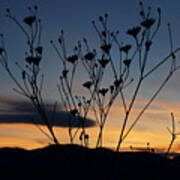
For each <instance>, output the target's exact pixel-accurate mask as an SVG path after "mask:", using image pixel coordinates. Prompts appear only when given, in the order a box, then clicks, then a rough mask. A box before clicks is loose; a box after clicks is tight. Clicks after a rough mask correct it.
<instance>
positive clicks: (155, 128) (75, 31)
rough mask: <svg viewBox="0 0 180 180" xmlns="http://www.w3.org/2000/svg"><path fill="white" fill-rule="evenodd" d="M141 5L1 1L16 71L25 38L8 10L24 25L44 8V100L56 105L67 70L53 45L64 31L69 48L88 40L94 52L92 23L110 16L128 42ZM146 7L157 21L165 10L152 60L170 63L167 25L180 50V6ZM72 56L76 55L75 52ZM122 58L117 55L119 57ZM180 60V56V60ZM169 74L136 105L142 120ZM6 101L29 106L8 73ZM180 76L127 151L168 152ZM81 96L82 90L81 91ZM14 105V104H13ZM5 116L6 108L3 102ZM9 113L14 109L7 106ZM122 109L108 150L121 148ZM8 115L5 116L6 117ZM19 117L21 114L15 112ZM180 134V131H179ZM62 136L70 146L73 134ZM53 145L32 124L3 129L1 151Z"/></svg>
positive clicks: (111, 127)
mask: <svg viewBox="0 0 180 180" xmlns="http://www.w3.org/2000/svg"><path fill="white" fill-rule="evenodd" d="M138 2H139V1H136V0H133V1H132V0H126V1H123V0H118V1H117V0H112V1H109V0H98V1H97V0H76V1H72V0H71V1H70V0H18V1H14V0H1V1H0V32H1V33H3V34H4V35H5V41H6V48H7V50H8V53H9V61H10V62H11V66H12V68H13V69H14V72H15V73H17V70H16V69H15V66H14V62H15V61H19V62H22V61H23V60H24V50H25V49H24V40H25V39H24V37H23V35H22V33H21V32H20V31H19V29H18V28H17V27H16V25H15V24H14V23H12V22H10V20H9V19H8V18H7V17H6V16H5V14H6V12H5V10H6V8H10V9H11V11H12V12H13V14H15V15H16V17H17V18H18V19H19V20H23V18H24V16H26V15H27V12H28V11H27V7H28V6H34V5H38V7H39V15H40V17H41V18H42V22H43V46H44V55H43V57H44V58H43V62H42V72H43V73H44V74H45V79H46V81H47V84H46V86H45V89H44V90H45V92H44V95H45V97H47V98H46V99H47V100H48V101H49V102H53V101H55V100H57V99H58V98H59V95H58V91H57V88H56V84H57V81H58V76H59V74H60V70H61V67H60V66H59V59H58V57H57V55H56V53H55V52H54V50H53V48H52V47H51V45H50V43H49V41H50V40H51V39H52V40H56V39H57V38H58V35H59V32H60V30H61V29H64V31H65V35H66V40H67V48H68V49H72V48H73V46H74V45H75V44H76V42H77V41H78V40H79V39H82V38H83V37H86V38H87V39H88V40H89V42H90V45H91V46H97V43H98V41H97V36H96V33H95V31H94V29H93V27H92V25H91V21H92V20H97V19H98V17H99V16H100V15H103V14H104V13H108V14H109V16H110V17H109V21H110V25H111V27H112V29H119V31H120V36H119V38H120V40H121V41H126V40H127V36H126V35H125V32H126V30H127V29H128V28H131V27H132V26H134V25H136V24H138V23H139V22H140V18H139V10H140V8H139V5H138ZM143 2H144V4H145V7H148V6H152V8H153V14H155V15H156V8H157V7H161V8H162V25H161V28H160V32H159V34H158V37H157V38H156V42H157V44H155V45H154V46H153V51H152V54H151V58H152V62H154V61H156V60H158V59H159V58H163V57H165V56H166V55H167V54H168V53H169V41H168V30H167V24H168V23H169V22H170V23H171V25H172V33H173V37H174V47H175V48H176V47H180V36H179V32H180V14H179V7H180V2H179V0H173V2H172V1H169V0H144V1H143ZM69 52H71V51H69ZM114 56H115V57H116V56H117V55H116V54H115V55H114ZM177 57H180V56H177ZM165 68H166V67H165ZM165 68H162V69H160V71H159V72H158V73H156V74H155V75H154V76H152V77H150V78H149V79H148V80H149V81H148V83H145V84H144V86H143V87H144V89H145V90H144V91H142V92H141V94H140V96H139V99H138V102H137V104H136V109H135V110H136V111H134V112H133V113H134V114H133V115H135V114H137V111H138V110H139V108H141V107H142V104H143V102H144V101H145V100H147V97H148V95H149V94H150V93H151V91H153V89H154V88H155V87H156V86H157V85H158V84H159V82H160V80H161V78H163V76H164V72H165V70H166V69H165ZM0 72H1V76H0V84H1V88H0V99H2V97H3V98H4V99H12V98H13V100H15V101H16V100H17V101H18V102H19V100H24V98H22V97H21V96H19V95H17V94H16V93H15V92H14V91H13V90H12V89H13V87H14V84H13V83H12V81H11V80H10V79H9V78H8V76H7V74H6V72H5V71H4V70H3V69H2V67H0ZM82 75H83V72H81V73H80V74H79V79H80V81H81V80H82V82H83V81H84V79H83V78H82ZM179 77H180V72H176V74H175V75H174V77H173V78H172V79H171V81H170V82H169V83H168V84H167V86H166V87H165V89H164V90H163V91H162V92H161V94H160V95H159V97H158V99H157V101H155V102H154V103H153V105H152V106H151V107H150V109H149V110H148V111H147V113H146V114H145V115H144V116H143V118H142V119H141V121H140V122H139V124H138V125H137V126H136V127H135V129H134V131H133V132H132V133H131V134H130V136H129V137H128V139H127V141H126V142H125V143H124V146H125V147H128V146H130V145H133V146H140V147H144V146H146V142H150V143H151V146H153V147H159V148H164V147H166V146H167V145H168V143H169V141H170V136H169V134H168V132H167V129H166V127H167V126H170V112H174V114H175V117H176V119H177V122H178V121H179V120H180V110H179V108H178V107H179V104H180V95H179V92H180V82H179ZM76 89H77V91H78V85H77V87H76ZM9 104H11V101H9ZM0 108H1V110H2V109H3V108H5V105H4V104H3V103H2V102H0ZM6 108H7V109H8V108H9V107H8V105H7V104H6ZM120 112H122V108H121V107H119V106H118V101H117V103H115V106H113V108H112V111H111V114H110V116H109V118H108V124H107V126H106V130H105V135H104V136H105V140H106V141H105V145H106V146H109V147H115V146H116V143H117V140H118V136H119V131H120V127H121V126H120V125H121V121H120V117H119V114H120ZM0 113H2V112H0ZM14 113H16V111H15V112H14ZM179 130H180V129H179ZM56 131H57V134H58V136H59V137H61V139H63V140H62V141H63V142H64V143H67V142H68V139H67V129H64V128H56ZM89 133H90V137H91V139H92V141H91V144H92V145H93V142H94V139H95V136H96V134H97V131H96V128H94V127H93V128H90V129H89ZM47 143H48V140H47V139H46V138H45V137H44V136H43V135H42V134H41V133H40V132H38V130H37V129H36V128H35V127H34V126H33V125H31V124H8V125H7V124H0V146H22V147H26V148H33V147H37V146H40V145H46V144H47ZM175 147H176V149H178V148H179V147H180V141H178V140H177V142H176V146H175Z"/></svg>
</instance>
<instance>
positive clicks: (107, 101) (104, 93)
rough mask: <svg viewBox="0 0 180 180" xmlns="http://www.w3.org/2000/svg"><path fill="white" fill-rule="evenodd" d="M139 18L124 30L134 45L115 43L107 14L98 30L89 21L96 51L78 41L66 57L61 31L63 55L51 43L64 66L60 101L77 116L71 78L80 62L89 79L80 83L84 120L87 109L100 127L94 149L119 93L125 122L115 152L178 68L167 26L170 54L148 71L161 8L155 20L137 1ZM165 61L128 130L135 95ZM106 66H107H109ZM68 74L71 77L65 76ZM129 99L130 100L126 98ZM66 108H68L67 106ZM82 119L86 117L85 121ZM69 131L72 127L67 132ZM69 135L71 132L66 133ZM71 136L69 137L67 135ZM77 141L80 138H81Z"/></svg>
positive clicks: (94, 24) (114, 36)
mask: <svg viewBox="0 0 180 180" xmlns="http://www.w3.org/2000/svg"><path fill="white" fill-rule="evenodd" d="M139 4H140V8H141V10H140V17H141V19H142V21H141V23H140V24H139V25H137V26H135V27H132V28H130V29H128V30H127V32H126V34H127V35H129V36H131V37H132V38H133V39H134V42H135V43H134V44H123V43H120V42H119V41H118V34H119V31H116V32H113V31H111V30H110V28H109V27H108V14H105V15H104V16H100V17H99V22H100V24H101V25H102V27H101V28H99V27H98V26H97V24H96V22H95V21H92V25H93V27H94V29H95V30H96V33H97V35H98V38H99V40H100V45H99V49H100V50H99V49H93V48H92V49H91V48H90V47H89V44H88V41H87V39H86V38H84V39H83V44H82V43H81V42H80V41H79V42H78V45H77V46H76V47H75V48H74V54H73V55H71V56H68V55H67V51H66V49H65V41H64V35H63V32H61V35H60V38H59V43H60V47H61V51H62V54H61V53H60V51H59V49H58V48H57V47H56V46H55V45H54V43H53V42H52V44H53V46H54V48H55V50H56V51H57V54H58V55H59V57H60V59H61V62H62V64H63V68H64V69H63V71H62V76H61V78H60V81H61V88H59V91H60V94H61V100H62V102H64V106H65V107H66V109H67V110H68V111H71V110H73V109H75V110H77V112H78V113H79V110H78V107H77V103H76V102H75V100H74V97H73V95H72V84H73V80H74V75H75V71H76V67H77V64H78V62H79V60H81V63H82V65H83V67H84V69H85V70H86V72H87V74H88V75H89V80H88V81H86V82H85V83H83V86H84V88H86V89H87V90H88V91H89V94H90V98H89V99H90V100H89V103H88V108H85V109H86V111H85V113H84V115H83V117H86V116H87V114H88V112H89V110H90V109H91V110H92V111H93V112H94V117H95V119H96V123H97V125H98V127H99V134H98V137H97V143H96V147H99V146H102V137H103V136H102V134H103V129H104V125H105V123H106V121H107V117H108V114H109V112H110V109H111V107H112V105H113V103H114V101H115V99H117V97H118V95H119V94H120V97H121V101H122V104H123V108H124V112H125V113H124V120H123V124H122V128H121V132H120V137H119V141H118V145H117V151H118V150H119V149H120V145H121V144H122V142H123V141H124V140H125V138H126V137H127V136H128V135H129V133H130V132H131V130H132V129H133V128H134V126H135V125H136V124H137V122H138V121H139V119H140V118H141V116H142V115H143V113H144V112H145V111H146V110H147V108H148V107H149V106H150V104H151V103H152V102H153V100H154V99H155V98H156V97H157V95H158V94H159V93H160V91H161V90H162V89H163V87H164V86H165V85H166V84H167V82H168V80H169V79H170V78H171V77H172V75H173V74H174V72H175V71H176V70H177V69H179V68H180V66H177V64H176V56H175V54H176V53H177V52H178V51H179V50H180V48H177V49H175V50H174V49H173V39H172V34H171V27H170V24H169V25H168V31H169V39H170V53H169V54H168V55H167V56H166V57H165V58H164V59H162V60H160V61H159V62H157V63H155V64H154V65H153V66H152V68H151V69H148V68H147V64H148V61H149V59H148V57H149V55H150V52H151V47H152V45H153V43H154V39H155V37H156V35H157V33H158V31H159V28H160V24H161V9H160V8H158V9H157V12H158V18H157V19H155V18H154V17H152V16H151V8H150V7H149V8H148V10H147V11H146V10H145V9H144V7H143V3H142V2H140V3H139ZM115 44H116V45H117V47H118V52H119V61H118V63H119V65H118V66H117V65H115V60H114V59H113V56H112V48H113V47H114V45H115ZM168 60H171V62H170V66H169V68H170V69H169V72H168V73H167V76H166V78H165V80H164V81H162V83H161V84H160V86H159V87H158V88H157V90H156V91H155V92H153V94H152V96H151V97H149V100H148V102H147V103H146V104H145V105H144V107H143V108H142V109H141V111H140V113H139V114H138V116H137V117H136V118H135V119H134V121H133V122H132V124H131V125H130V126H129V128H128V129H127V122H128V121H129V116H130V114H131V111H132V109H133V108H134V105H135V102H136V100H137V96H138V94H139V92H140V89H141V87H142V84H143V82H144V81H145V80H146V79H147V77H149V76H150V75H152V74H153V73H154V72H156V71H157V70H158V69H159V68H160V67H161V66H162V65H164V64H165V63H166V62H167V61H168ZM68 62H69V64H71V66H72V69H71V70H69V68H67V63H68ZM133 63H138V69H137V74H138V75H137V77H133V78H131V77H130V76H131V72H132V67H133ZM108 66H109V67H108ZM107 68H110V69H111V71H112V81H111V84H109V86H108V87H103V79H105V78H106V77H107V74H108V76H110V71H109V69H108V70H107ZM70 71H71V77H70V76H68V75H69V72H70ZM134 81H136V82H137V83H136V85H135V88H132V97H131V98H130V103H129V104H128V103H127V94H126V93H127V89H129V88H127V87H128V86H130V85H131V84H132V83H133V82H134ZM128 100H129V98H128ZM67 106H68V107H67ZM84 119H85V118H84ZM83 124H84V121H82V129H83V130H82V132H83V134H85V133H84V132H85V128H84V125H83ZM69 131H70V132H71V128H70V129H69ZM69 134H71V133H69ZM70 137H72V135H70ZM80 140H82V137H81V135H80Z"/></svg>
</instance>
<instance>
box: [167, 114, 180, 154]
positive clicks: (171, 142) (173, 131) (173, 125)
mask: <svg viewBox="0 0 180 180" xmlns="http://www.w3.org/2000/svg"><path fill="white" fill-rule="evenodd" d="M171 120H172V129H171V130H170V129H169V128H168V127H167V130H168V132H169V133H170V134H171V141H170V143H169V146H168V149H167V152H166V156H168V154H169V152H170V150H171V148H172V146H173V144H174V142H175V140H176V138H177V136H178V135H180V132H176V125H175V119H174V114H173V113H171Z"/></svg>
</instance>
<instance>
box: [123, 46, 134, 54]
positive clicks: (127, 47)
mask: <svg viewBox="0 0 180 180" xmlns="http://www.w3.org/2000/svg"><path fill="white" fill-rule="evenodd" d="M131 47H132V46H131V45H129V44H128V45H125V46H123V47H121V48H120V51H123V52H125V53H126V54H127V53H128V52H129V50H130V49H131Z"/></svg>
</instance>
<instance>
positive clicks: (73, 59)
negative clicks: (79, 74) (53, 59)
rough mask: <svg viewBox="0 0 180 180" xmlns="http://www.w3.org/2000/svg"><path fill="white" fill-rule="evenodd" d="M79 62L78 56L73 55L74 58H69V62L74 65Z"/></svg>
mask: <svg viewBox="0 0 180 180" xmlns="http://www.w3.org/2000/svg"><path fill="white" fill-rule="evenodd" d="M77 60H78V56H77V55H72V56H69V57H68V58H67V61H68V62H70V63H72V64H74V63H75V62H76V61H77Z"/></svg>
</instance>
